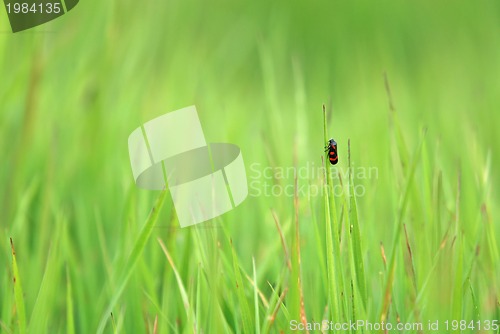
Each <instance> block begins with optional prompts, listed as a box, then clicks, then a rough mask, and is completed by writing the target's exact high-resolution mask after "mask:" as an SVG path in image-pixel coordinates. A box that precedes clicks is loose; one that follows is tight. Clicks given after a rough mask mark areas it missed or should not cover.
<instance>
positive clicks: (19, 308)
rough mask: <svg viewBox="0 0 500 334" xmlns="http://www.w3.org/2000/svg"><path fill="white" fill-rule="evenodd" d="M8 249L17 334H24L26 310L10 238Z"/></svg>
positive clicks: (12, 243)
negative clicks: (9, 250)
mask: <svg viewBox="0 0 500 334" xmlns="http://www.w3.org/2000/svg"><path fill="white" fill-rule="evenodd" d="M10 249H11V251H12V271H13V275H14V277H13V281H14V296H15V300H16V312H17V323H18V326H19V333H21V334H24V333H26V310H25V306H24V298H23V286H22V284H21V279H20V276H19V268H18V267H17V260H16V251H15V249H14V242H13V241H12V238H10Z"/></svg>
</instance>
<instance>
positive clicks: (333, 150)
mask: <svg viewBox="0 0 500 334" xmlns="http://www.w3.org/2000/svg"><path fill="white" fill-rule="evenodd" d="M326 151H328V159H330V163H331V164H332V165H336V164H337V162H339V157H338V155H337V142H336V141H335V140H333V138H332V139H330V140H329V141H328V145H326V146H325V152H326Z"/></svg>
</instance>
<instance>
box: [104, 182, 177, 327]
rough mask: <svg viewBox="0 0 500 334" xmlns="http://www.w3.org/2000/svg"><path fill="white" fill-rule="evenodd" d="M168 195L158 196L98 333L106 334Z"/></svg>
mask: <svg viewBox="0 0 500 334" xmlns="http://www.w3.org/2000/svg"><path fill="white" fill-rule="evenodd" d="M166 195H167V191H166V190H163V191H162V192H161V193H160V195H159V196H158V199H157V200H156V203H155V205H154V207H153V209H151V212H150V213H149V217H148V219H147V220H146V224H145V225H144V227H143V228H142V231H141V233H140V234H139V236H138V237H137V239H136V241H135V245H134V248H133V250H132V253H131V254H130V256H129V258H128V261H127V265H126V267H125V274H124V275H123V276H122V278H121V279H120V281H119V282H120V283H119V285H118V289H117V290H116V292H115V294H114V295H113V297H112V298H111V301H110V302H109V304H108V306H107V308H106V311H105V312H104V314H103V316H102V318H101V320H100V322H99V326H98V328H97V333H99V334H101V333H103V332H104V328H105V327H106V323H107V321H108V319H109V314H111V312H112V311H113V308H114V307H115V305H116V303H117V302H118V299H119V298H120V296H121V295H122V293H123V291H124V290H125V287H126V286H127V283H128V280H129V279H130V276H132V273H133V272H134V268H135V266H136V264H137V262H138V261H139V258H140V256H141V255H142V252H143V251H144V248H145V247H146V244H147V242H148V240H149V237H150V235H151V232H152V231H153V228H154V226H155V224H156V221H157V220H158V217H159V215H160V211H161V208H162V207H163V202H164V201H165V197H166Z"/></svg>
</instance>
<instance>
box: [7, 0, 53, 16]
mask: <svg viewBox="0 0 500 334" xmlns="http://www.w3.org/2000/svg"><path fill="white" fill-rule="evenodd" d="M5 6H6V7H7V13H9V14H11V13H14V14H29V13H33V14H59V13H61V11H62V8H61V4H60V3H58V2H56V3H50V2H47V3H33V4H30V3H26V2H21V3H19V2H16V3H14V4H10V3H8V4H6V5H5Z"/></svg>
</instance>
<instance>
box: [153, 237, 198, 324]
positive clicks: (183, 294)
mask: <svg viewBox="0 0 500 334" xmlns="http://www.w3.org/2000/svg"><path fill="white" fill-rule="evenodd" d="M158 243H159V244H160V247H161V249H162V251H163V253H164V254H165V256H166V257H167V260H168V263H169V264H170V266H171V267H172V270H173V271H174V275H175V280H176V281H177V285H178V286H179V292H180V294H181V299H182V303H183V304H184V308H185V310H186V316H187V318H188V328H192V329H193V332H194V333H196V332H197V331H198V328H196V326H195V324H196V320H195V314H194V312H193V309H192V308H191V304H190V303H189V296H188V293H187V290H186V288H185V286H184V283H183V282H182V278H181V275H180V274H179V271H178V270H177V268H176V266H175V264H174V261H173V260H172V257H171V256H170V253H169V252H168V250H167V247H166V246H165V244H164V243H163V241H162V240H161V239H160V238H158Z"/></svg>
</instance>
